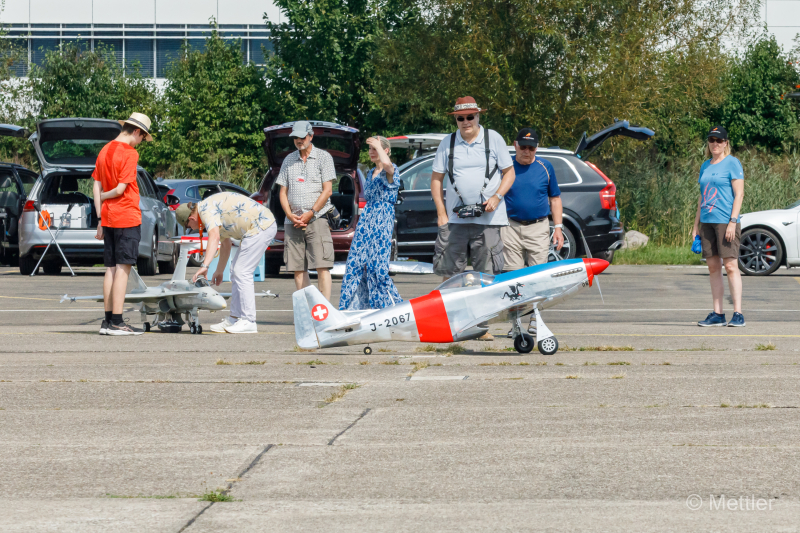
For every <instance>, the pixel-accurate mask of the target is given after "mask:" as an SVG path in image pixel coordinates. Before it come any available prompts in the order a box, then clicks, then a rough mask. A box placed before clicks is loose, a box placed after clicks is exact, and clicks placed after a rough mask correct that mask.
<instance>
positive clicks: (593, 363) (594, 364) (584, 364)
mask: <svg viewBox="0 0 800 533" xmlns="http://www.w3.org/2000/svg"><path fill="white" fill-rule="evenodd" d="M583 366H597V363H595V362H591V363H590V362H589V361H586V362H585V363H583Z"/></svg>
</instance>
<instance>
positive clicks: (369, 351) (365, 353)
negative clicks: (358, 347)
mask: <svg viewBox="0 0 800 533" xmlns="http://www.w3.org/2000/svg"><path fill="white" fill-rule="evenodd" d="M371 354H372V348H370V347H369V346H367V347H365V348H364V355H371Z"/></svg>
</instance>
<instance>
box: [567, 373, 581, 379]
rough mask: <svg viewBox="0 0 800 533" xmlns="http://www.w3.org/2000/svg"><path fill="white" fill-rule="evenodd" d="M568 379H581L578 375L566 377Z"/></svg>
mask: <svg viewBox="0 0 800 533" xmlns="http://www.w3.org/2000/svg"><path fill="white" fill-rule="evenodd" d="M566 378H567V379H580V378H581V377H580V376H579V375H577V374H573V375H571V376H566Z"/></svg>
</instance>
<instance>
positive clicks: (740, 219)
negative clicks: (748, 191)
mask: <svg viewBox="0 0 800 533" xmlns="http://www.w3.org/2000/svg"><path fill="white" fill-rule="evenodd" d="M741 221H742V215H739V216H738V217H736V218H733V217H731V218H730V222H733V223H734V224H738V223H739V222H741Z"/></svg>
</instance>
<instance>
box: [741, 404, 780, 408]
mask: <svg viewBox="0 0 800 533" xmlns="http://www.w3.org/2000/svg"><path fill="white" fill-rule="evenodd" d="M736 407H737V408H738V409H769V408H770V407H772V406H771V405H769V404H767V403H756V404H753V405H747V404H745V403H740V404H739V405H737V406H736Z"/></svg>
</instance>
